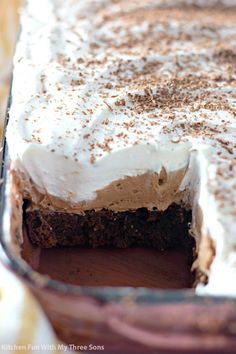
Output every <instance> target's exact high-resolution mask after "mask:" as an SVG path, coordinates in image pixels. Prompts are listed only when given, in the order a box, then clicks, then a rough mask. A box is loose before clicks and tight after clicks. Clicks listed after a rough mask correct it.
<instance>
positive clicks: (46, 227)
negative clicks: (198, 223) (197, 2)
mask: <svg viewBox="0 0 236 354" xmlns="http://www.w3.org/2000/svg"><path fill="white" fill-rule="evenodd" d="M190 221H191V211H189V210H185V209H183V208H181V206H179V205H176V204H172V205H171V206H170V207H169V208H168V209H167V210H165V211H157V210H152V211H149V210H147V209H146V208H140V209H137V210H135V211H127V212H113V211H111V210H101V211H96V212H95V211H93V210H89V211H87V212H85V213H84V215H78V214H69V213H64V212H51V211H47V210H34V211H26V212H25V222H26V226H27V232H28V235H29V238H30V240H31V242H32V243H33V244H35V245H37V246H40V247H43V248H50V247H54V246H62V245H63V246H75V245H79V246H89V247H116V248H126V247H130V246H133V245H135V246H151V247H154V248H155V249H157V250H164V249H168V248H175V247H178V246H181V245H186V247H188V248H189V247H190V248H191V247H193V244H194V241H193V239H192V237H190V236H189V233H188V224H189V222H190Z"/></svg>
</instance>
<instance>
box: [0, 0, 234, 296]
mask: <svg viewBox="0 0 236 354" xmlns="http://www.w3.org/2000/svg"><path fill="white" fill-rule="evenodd" d="M192 5H194V6H192ZM234 5H235V2H234V1H233V0H232V1H226V0H225V1H208V2H207V7H205V6H204V1H160V0H159V1H148V0H136V1H132V2H130V3H127V2H126V1H124V0H120V1H111V0H100V1H96V0H89V1H74V0H67V1H66V2H65V1H62V0H42V1H40V3H39V2H37V1H34V0H29V1H28V2H27V6H26V8H25V9H24V11H23V14H22V31H21V36H20V40H19V42H18V45H17V49H16V55H15V62H14V80H13V88H12V95H13V102H12V106H11V110H10V122H9V126H8V130H7V139H8V144H9V152H10V158H11V161H12V168H13V169H15V170H19V171H20V172H23V173H24V174H25V175H26V176H27V177H28V178H29V180H30V181H32V183H33V184H34V185H35V187H36V188H37V189H38V190H39V192H41V193H46V194H50V195H52V196H55V197H58V198H60V199H62V200H64V201H68V202H71V203H79V202H82V201H86V200H93V199H94V198H95V197H96V191H98V190H101V189H103V188H105V187H106V186H107V185H109V184H110V183H112V182H113V181H116V180H118V179H122V178H124V177H126V176H137V175H141V174H144V173H146V172H150V171H151V172H156V173H159V172H160V171H161V169H162V168H163V167H164V168H165V170H166V171H167V173H171V172H175V171H178V170H180V169H184V168H187V173H186V176H185V178H184V180H183V181H182V184H181V189H182V190H187V199H188V202H189V203H190V204H191V206H192V208H193V230H194V228H195V223H196V221H195V209H196V208H197V206H200V208H201V210H202V212H203V224H202V229H201V234H199V235H198V234H197V231H195V237H196V238H198V237H200V236H201V235H210V237H211V239H212V240H213V244H214V247H215V252H216V254H215V257H214V260H213V262H212V264H211V267H210V269H209V282H208V284H207V286H204V285H200V286H199V287H198V289H197V290H198V291H199V292H200V293H201V292H205V291H207V292H209V293H217V294H219V293H227V294H229V293H232V294H236V282H235V280H234V279H235V276H236V208H235V205H236V179H235V175H236V119H235V118H236V84H235V82H236V81H235V79H236V67H235V62H236V36H235V34H236V7H234ZM198 242H199V241H198V240H197V243H198ZM221 267H222V268H221ZM219 269H225V272H224V274H221V275H220V274H219V273H220V272H219ZM226 273H227V276H226V275H225V274H226Z"/></svg>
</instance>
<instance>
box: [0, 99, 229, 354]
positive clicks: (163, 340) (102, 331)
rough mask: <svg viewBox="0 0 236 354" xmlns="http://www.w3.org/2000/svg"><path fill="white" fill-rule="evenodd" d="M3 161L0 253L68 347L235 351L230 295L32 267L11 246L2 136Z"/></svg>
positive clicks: (14, 240)
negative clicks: (102, 283)
mask: <svg viewBox="0 0 236 354" xmlns="http://www.w3.org/2000/svg"><path fill="white" fill-rule="evenodd" d="M9 105H10V100H9ZM7 119H8V118H7ZM7 119H6V124H7ZM1 166H2V167H1V178H2V179H3V183H2V186H1V236H0V238H1V244H2V247H3V250H4V254H3V259H2V261H3V263H4V265H5V266H6V267H7V268H9V269H10V270H11V271H12V272H13V273H15V274H16V275H17V276H18V277H19V278H20V279H21V280H22V281H23V282H24V283H25V285H27V287H29V288H30V289H31V291H32V292H33V294H34V295H35V296H36V298H37V299H38V301H39V302H40V303H41V305H42V307H43V309H44V311H45V313H46V314H47V316H48V318H49V320H50V322H51V323H52V325H53V327H54V329H55V331H56V333H57V335H58V337H59V338H60V339H61V340H63V341H64V342H65V343H70V344H73V345H72V349H82V350H83V352H84V353H86V352H89V353H92V352H94V353H95V352H98V351H102V352H104V353H120V354H125V353H200V352H201V353H221V354H222V353H235V351H236V299H235V298H232V297H231V298H230V297H228V298H227V297H212V296H198V295H196V294H195V293H194V290H191V289H189V290H175V291H172V290H155V289H148V288H131V287H116V288H114V287H97V286H96V287H93V286H90V287H88V286H76V285H70V284H66V283H63V282H61V281H56V280H53V279H50V278H49V277H47V276H44V275H41V274H39V273H37V272H36V271H34V270H33V269H32V268H31V267H30V266H29V265H28V264H27V263H26V262H25V261H24V260H23V259H22V258H21V257H20V256H19V254H18V255H17V254H16V251H15V247H16V243H17V235H15V234H14V233H15V231H14V230H15V228H14V227H12V224H13V221H14V220H13V219H12V215H11V205H10V199H9V189H10V184H9V175H8V166H9V157H8V152H7V144H6V142H5V138H4V137H3V162H2V165H1ZM16 296H17V295H16Z"/></svg>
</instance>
